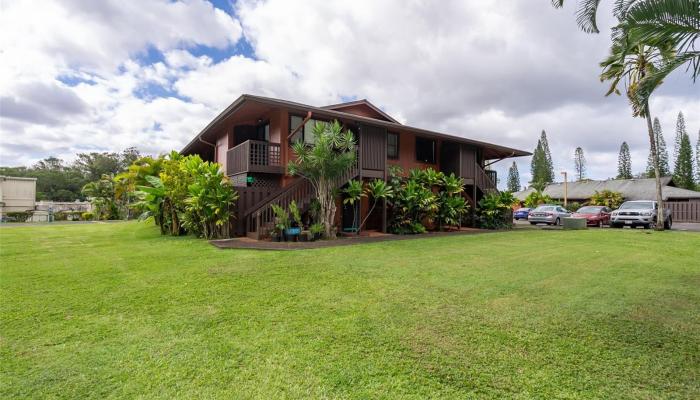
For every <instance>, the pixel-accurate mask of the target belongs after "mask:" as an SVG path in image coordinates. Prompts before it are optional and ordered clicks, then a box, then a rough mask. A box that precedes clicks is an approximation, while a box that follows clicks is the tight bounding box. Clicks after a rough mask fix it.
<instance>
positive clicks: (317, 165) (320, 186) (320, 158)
mask: <svg viewBox="0 0 700 400" xmlns="http://www.w3.org/2000/svg"><path fill="white" fill-rule="evenodd" d="M313 136H314V143H313V144H311V145H309V144H307V143H304V142H303V141H299V142H295V143H294V144H292V151H293V152H294V155H295V156H296V159H295V160H294V161H292V162H290V163H289V165H288V170H289V173H290V174H292V175H299V176H301V177H303V178H305V179H307V180H308V181H309V182H310V183H311V185H312V186H313V188H314V190H315V192H316V196H315V197H316V199H317V200H318V202H319V205H320V207H319V208H320V210H319V222H320V223H321V224H322V225H323V226H324V229H325V235H326V237H328V238H331V237H332V236H333V234H332V232H333V221H334V219H335V212H336V207H335V195H336V190H335V188H336V187H337V186H336V184H337V181H338V180H339V179H342V178H343V176H344V175H345V174H347V172H348V171H350V169H351V168H352V167H353V166H354V165H355V160H356V155H355V138H354V136H353V134H352V132H350V131H343V128H342V125H341V124H340V123H339V122H338V121H334V122H332V123H320V122H319V123H317V124H316V125H315V126H314V128H313Z"/></svg>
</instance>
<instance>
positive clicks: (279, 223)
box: [272, 204, 289, 241]
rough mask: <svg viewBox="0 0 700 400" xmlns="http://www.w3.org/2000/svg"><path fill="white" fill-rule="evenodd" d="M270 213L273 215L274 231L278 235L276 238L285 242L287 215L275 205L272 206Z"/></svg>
mask: <svg viewBox="0 0 700 400" xmlns="http://www.w3.org/2000/svg"><path fill="white" fill-rule="evenodd" d="M272 211H273V212H274V213H275V231H276V232H277V233H278V234H279V236H278V238H280V239H281V240H284V241H287V240H288V238H287V235H286V233H287V228H288V227H289V213H287V210H285V209H284V208H282V207H280V206H278V205H277V204H273V205H272ZM273 240H274V238H273Z"/></svg>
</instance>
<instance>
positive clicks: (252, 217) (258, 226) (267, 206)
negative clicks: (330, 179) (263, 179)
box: [243, 167, 358, 240]
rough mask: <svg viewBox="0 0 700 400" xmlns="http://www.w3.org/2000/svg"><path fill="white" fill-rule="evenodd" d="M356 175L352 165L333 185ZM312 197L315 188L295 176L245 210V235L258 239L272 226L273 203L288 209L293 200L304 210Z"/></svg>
mask: <svg viewBox="0 0 700 400" xmlns="http://www.w3.org/2000/svg"><path fill="white" fill-rule="evenodd" d="M357 175H358V169H357V167H353V168H351V169H350V170H348V172H347V173H345V174H344V175H343V176H341V177H340V178H338V179H336V180H335V181H334V185H333V187H334V188H336V189H337V188H341V187H342V186H343V185H345V184H346V183H347V182H348V181H349V180H350V179H353V178H355V177H356V176H357ZM314 197H316V190H315V189H314V187H313V185H311V183H310V182H309V181H308V180H306V179H305V178H297V179H296V180H295V181H294V182H292V183H291V184H290V185H288V186H286V187H285V188H284V190H283V191H282V192H280V193H276V194H274V195H271V196H270V197H269V198H267V199H264V200H263V201H261V202H260V205H259V206H257V207H255V208H253V209H251V210H249V211H246V214H245V215H244V216H243V219H244V220H245V229H246V235H247V236H248V237H250V238H253V239H256V240H260V239H261V238H262V237H263V236H264V235H265V233H266V232H267V231H268V230H269V229H270V228H272V227H273V226H274V224H275V212H274V211H273V210H272V205H273V204H275V205H278V206H280V207H282V208H283V209H285V210H288V209H289V205H290V204H291V203H292V201H294V202H296V204H297V206H298V207H299V209H300V210H301V211H302V212H304V211H306V210H308V208H309V205H311V201H312V200H313V199H314Z"/></svg>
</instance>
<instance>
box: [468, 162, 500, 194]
mask: <svg viewBox="0 0 700 400" xmlns="http://www.w3.org/2000/svg"><path fill="white" fill-rule="evenodd" d="M475 171H476V174H475V175H476V176H475V177H474V184H475V185H476V187H477V188H479V190H481V192H482V193H483V194H489V193H498V187H497V186H496V182H495V179H494V178H492V177H491V176H490V175H493V176H495V173H494V174H489V173H488V172H487V171H485V170H484V169H483V168H481V166H480V165H479V164H476V167H475Z"/></svg>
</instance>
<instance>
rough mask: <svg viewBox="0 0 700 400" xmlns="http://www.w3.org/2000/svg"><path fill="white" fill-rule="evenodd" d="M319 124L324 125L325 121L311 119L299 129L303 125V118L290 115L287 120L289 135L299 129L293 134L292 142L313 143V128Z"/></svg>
mask: <svg viewBox="0 0 700 400" xmlns="http://www.w3.org/2000/svg"><path fill="white" fill-rule="evenodd" d="M319 122H320V123H324V124H325V123H326V121H321V120H318V119H313V118H311V119H309V120H308V121H306V123H305V124H304V126H302V127H301V128H299V127H300V126H301V124H303V123H304V118H303V117H300V116H298V115H292V116H290V118H289V133H290V134H291V133H292V132H294V131H295V130H296V129H297V128H299V130H298V131H297V132H296V133H295V134H294V141H300V140H303V141H304V143H309V144H312V143H314V142H315V138H314V127H315V126H316V124H317V123H319Z"/></svg>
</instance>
